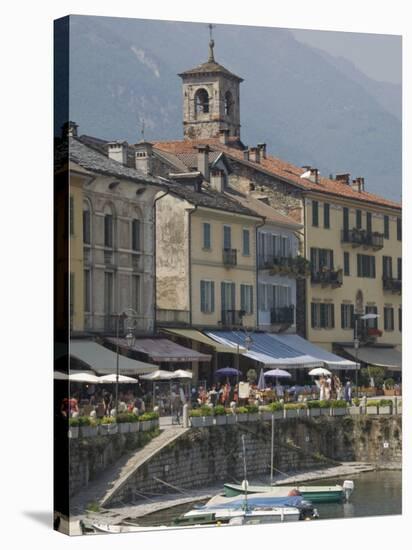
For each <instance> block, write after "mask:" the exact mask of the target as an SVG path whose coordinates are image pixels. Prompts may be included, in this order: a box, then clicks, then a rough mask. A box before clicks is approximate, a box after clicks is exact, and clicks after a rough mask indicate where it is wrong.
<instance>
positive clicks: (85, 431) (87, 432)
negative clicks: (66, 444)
mask: <svg viewBox="0 0 412 550" xmlns="http://www.w3.org/2000/svg"><path fill="white" fill-rule="evenodd" d="M78 421H79V428H80V436H81V437H94V436H96V435H97V432H98V426H97V423H96V421H95V420H94V418H90V416H79V417H78Z"/></svg>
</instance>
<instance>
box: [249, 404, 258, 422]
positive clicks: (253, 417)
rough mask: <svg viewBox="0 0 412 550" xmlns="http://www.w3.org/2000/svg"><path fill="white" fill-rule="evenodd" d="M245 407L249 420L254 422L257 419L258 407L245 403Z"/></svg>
mask: <svg viewBox="0 0 412 550" xmlns="http://www.w3.org/2000/svg"><path fill="white" fill-rule="evenodd" d="M246 409H247V412H248V421H249V422H256V420H259V407H258V406H257V405H246Z"/></svg>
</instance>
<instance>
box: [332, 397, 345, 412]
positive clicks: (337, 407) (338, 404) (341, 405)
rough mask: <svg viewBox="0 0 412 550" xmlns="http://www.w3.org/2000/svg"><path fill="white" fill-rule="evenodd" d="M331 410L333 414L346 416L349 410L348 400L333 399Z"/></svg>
mask: <svg viewBox="0 0 412 550" xmlns="http://www.w3.org/2000/svg"><path fill="white" fill-rule="evenodd" d="M331 410H332V414H333V416H344V415H345V414H347V412H348V411H347V405H346V401H344V400H343V399H333V400H332V401H331Z"/></svg>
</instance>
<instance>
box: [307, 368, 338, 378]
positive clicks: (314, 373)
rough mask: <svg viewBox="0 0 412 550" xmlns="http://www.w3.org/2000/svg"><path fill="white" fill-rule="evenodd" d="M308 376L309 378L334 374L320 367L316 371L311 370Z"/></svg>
mask: <svg viewBox="0 0 412 550" xmlns="http://www.w3.org/2000/svg"><path fill="white" fill-rule="evenodd" d="M308 374H309V376H326V375H328V374H332V373H331V372H330V371H329V370H328V369H325V368H323V367H318V368H316V369H312V370H310V371H309V373H308Z"/></svg>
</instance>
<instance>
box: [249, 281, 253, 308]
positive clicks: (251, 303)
mask: <svg viewBox="0 0 412 550" xmlns="http://www.w3.org/2000/svg"><path fill="white" fill-rule="evenodd" d="M249 288H250V310H249V313H250V314H252V313H253V305H254V304H253V286H250V287H249Z"/></svg>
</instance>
